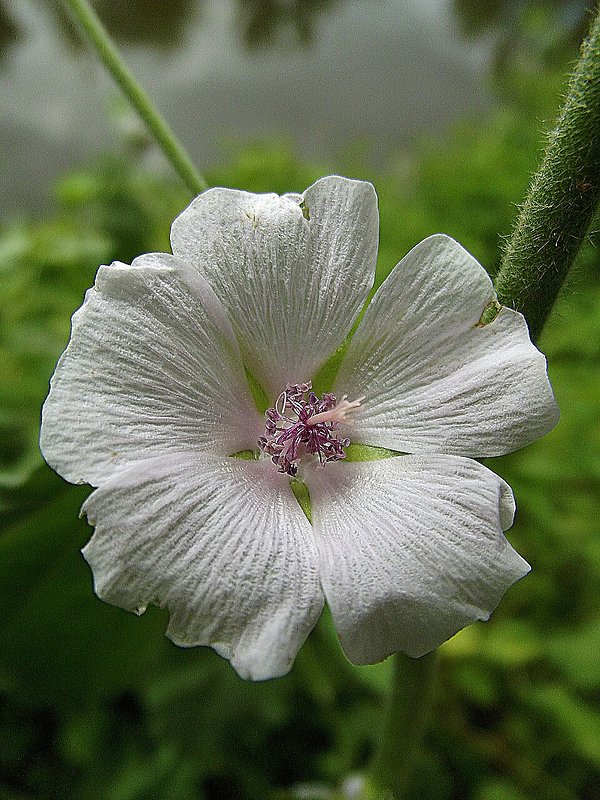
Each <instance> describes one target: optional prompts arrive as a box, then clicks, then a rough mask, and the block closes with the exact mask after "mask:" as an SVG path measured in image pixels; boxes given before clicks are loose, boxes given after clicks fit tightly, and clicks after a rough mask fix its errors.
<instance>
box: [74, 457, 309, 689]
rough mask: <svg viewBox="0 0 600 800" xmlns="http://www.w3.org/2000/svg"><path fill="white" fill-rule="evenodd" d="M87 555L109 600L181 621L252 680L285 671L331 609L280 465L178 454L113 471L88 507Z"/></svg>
mask: <svg viewBox="0 0 600 800" xmlns="http://www.w3.org/2000/svg"><path fill="white" fill-rule="evenodd" d="M83 511H84V512H85V513H86V514H87V516H88V520H89V522H90V523H91V524H93V525H95V526H96V532H95V533H94V536H93V537H92V539H91V541H90V542H89V543H88V544H87V546H86V547H85V548H84V550H83V554H84V556H85V558H86V560H87V561H88V563H89V564H90V566H91V568H92V571H93V573H94V582H95V589H96V593H97V594H98V596H99V597H101V598H102V599H103V600H106V601H108V602H109V603H112V604H114V605H118V606H121V607H122V608H125V609H128V610H130V611H137V612H138V613H141V611H143V610H144V609H145V607H146V606H147V605H148V604H149V603H154V604H156V605H158V606H166V607H167V608H168V609H169V611H170V614H171V617H170V623H169V628H168V631H167V635H168V636H169V637H170V638H171V639H172V640H173V641H174V642H175V643H176V644H179V645H182V646H192V645H199V644H206V645H210V646H211V647H213V648H214V649H215V650H216V651H217V652H218V653H220V654H221V655H222V656H224V657H225V658H227V659H229V660H230V661H231V663H232V665H233V667H234V668H235V669H236V671H237V672H238V673H239V675H241V676H242V677H243V678H249V679H252V680H263V679H266V678H272V677H276V676H278V675H284V674H285V673H286V672H288V671H289V669H290V668H291V666H292V663H293V661H294V658H295V656H296V654H297V652H298V650H299V648H300V647H301V645H302V644H303V642H304V640H305V639H306V637H307V636H308V634H309V632H310V630H311V629H312V627H313V626H314V624H315V622H316V620H317V619H318V617H319V614H320V613H321V610H322V607H323V596H322V590H321V588H320V586H319V580H318V572H317V553H316V547H315V543H314V539H313V535H312V531H311V528H310V525H309V523H308V521H307V519H306V517H305V516H304V515H303V513H302V511H301V510H300V507H299V505H298V503H297V502H296V499H295V498H294V496H293V495H292V492H291V490H290V487H289V483H288V481H287V480H286V479H285V478H283V477H282V476H281V475H279V474H277V472H276V471H275V470H274V469H273V465H272V464H271V463H270V462H252V461H240V460H238V459H221V458H216V457H212V456H198V457H197V458H192V457H191V456H189V455H187V454H186V455H177V454H175V455H169V456H164V457H160V458H156V459H153V460H150V461H146V462H143V463H141V464H137V465H135V466H133V467H131V468H129V469H127V470H123V471H121V472H120V473H117V474H116V475H114V476H113V477H112V478H111V480H110V481H109V482H107V483H105V484H103V485H102V486H101V487H100V488H99V489H97V490H96V491H95V492H93V494H92V495H91V496H90V497H89V498H88V500H87V501H86V503H85V505H84V507H83Z"/></svg>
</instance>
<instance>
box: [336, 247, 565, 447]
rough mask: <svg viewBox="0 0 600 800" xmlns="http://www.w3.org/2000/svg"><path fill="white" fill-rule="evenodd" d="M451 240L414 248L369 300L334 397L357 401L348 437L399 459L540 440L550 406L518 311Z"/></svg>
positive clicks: (542, 365)
mask: <svg viewBox="0 0 600 800" xmlns="http://www.w3.org/2000/svg"><path fill="white" fill-rule="evenodd" d="M494 300H495V294H494V290H493V288H492V282H491V281H490V279H489V277H488V275H487V273H486V272H485V270H484V269H483V267H481V265H480V264H478V262H477V261H476V260H475V259H474V258H473V257H472V256H471V255H469V253H467V251H466V250H464V249H463V248H462V247H461V246H460V245H459V244H458V243H457V242H455V241H454V240H452V239H450V238H449V237H447V236H443V235H436V236H431V237H429V238H428V239H425V240H424V241H423V242H421V243H420V244H418V245H417V246H416V247H415V248H413V249H412V250H411V251H410V253H408V255H407V256H406V257H405V258H403V259H402V261H401V262H400V263H399V264H398V265H397V266H396V268H395V269H394V270H393V272H392V273H391V275H390V276H389V277H388V279H387V280H386V281H385V282H384V283H383V285H382V286H381V287H380V289H379V291H378V292H377V294H376V295H375V297H374V298H373V300H372V301H371V303H370V305H369V307H368V309H367V311H366V313H365V315H364V317H363V319H362V320H361V322H360V325H359V327H358V329H357V331H356V334H355V335H354V338H353V340H352V342H351V344H350V347H349V348H348V352H347V354H346V357H345V359H344V361H343V363H342V366H341V368H340V372H339V374H338V378H337V381H336V387H335V391H336V394H341V393H345V394H348V396H349V397H351V398H352V397H359V396H364V397H365V398H366V399H365V402H364V404H363V406H362V408H361V409H359V410H358V411H357V412H356V413H355V414H354V415H353V417H352V421H353V423H354V425H353V428H352V431H351V433H350V435H351V437H352V440H353V441H356V442H362V443H364V444H370V445H379V446H382V447H388V448H391V449H394V450H400V451H402V452H408V453H411V452H438V453H454V454H457V455H468V456H493V455H501V454H503V453H507V452H511V451H512V450H516V449H517V448H519V447H523V446H524V445H526V444H529V443H530V442H532V441H534V439H537V438H539V437H540V436H543V435H544V434H546V433H548V431H550V430H551V429H552V428H553V427H554V425H556V423H557V421H558V409H557V407H556V403H555V400H554V396H553V394H552V389H551V388H550V384H549V382H548V376H547V374H546V360H545V358H544V356H543V355H542V353H540V352H539V350H537V349H536V348H535V347H534V345H533V344H532V343H531V341H530V339H529V332H528V330H527V324H526V322H525V320H524V318H523V317H522V315H521V314H518V313H517V312H515V311H512V310H510V309H508V308H502V310H501V311H500V313H499V315H498V316H497V318H496V319H495V320H494V321H493V322H491V323H489V324H487V325H485V326H478V322H479V320H480V318H481V316H482V313H483V310H484V308H485V307H486V306H487V305H488V303H491V302H493V301H494Z"/></svg>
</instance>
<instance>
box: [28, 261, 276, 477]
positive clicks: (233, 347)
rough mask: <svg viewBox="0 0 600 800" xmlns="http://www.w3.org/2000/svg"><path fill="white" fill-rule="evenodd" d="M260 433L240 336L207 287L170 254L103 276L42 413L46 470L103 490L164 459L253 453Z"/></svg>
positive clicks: (76, 321) (78, 319)
mask: <svg viewBox="0 0 600 800" xmlns="http://www.w3.org/2000/svg"><path fill="white" fill-rule="evenodd" d="M261 428H262V423H261V420H260V417H259V414H258V412H257V411H256V408H255V406H254V403H253V401H252V398H251V396H250V393H249V389H248V385H247V381H246V377H245V374H244V369H243V366H242V362H241V356H240V353H239V349H238V347H237V343H236V340H235V336H234V334H233V332H232V330H231V326H230V325H229V323H228V321H227V318H226V315H225V311H224V309H223V307H222V306H221V304H220V303H219V301H218V300H217V298H216V296H215V295H214V292H213V291H212V289H211V288H210V287H209V286H208V284H207V283H206V281H205V280H204V279H203V278H201V277H200V276H199V275H198V274H197V273H196V272H195V270H193V269H192V268H191V267H189V266H187V265H186V264H184V263H183V262H181V261H179V260H178V259H176V258H174V257H173V256H171V255H164V254H161V253H155V254H151V255H146V256H141V257H140V258H137V259H136V260H135V261H134V262H133V264H132V266H128V265H126V264H120V263H116V264H113V265H112V266H110V267H100V269H99V270H98V274H97V276H96V284H95V286H94V287H93V288H92V289H90V290H89V291H88V293H87V295H86V300H85V303H84V304H83V306H82V307H81V308H80V309H79V311H77V312H76V314H75V315H74V316H73V326H72V334H71V341H70V343H69V346H68V347H67V349H66V351H65V352H64V354H63V356H62V357H61V359H60V361H59V364H58V366H57V368H56V371H55V373H54V376H53V378H52V382H51V390H50V394H49V396H48V399H47V400H46V403H45V405H44V409H43V418H42V433H41V447H42V451H43V453H44V456H45V458H46V460H47V461H48V463H49V464H50V465H51V466H53V467H54V468H55V469H56V470H57V471H58V472H59V473H60V474H61V475H62V476H63V477H65V478H67V480H70V481H71V482H87V483H91V484H93V485H96V486H97V485H98V484H99V483H100V482H101V481H102V480H103V479H105V478H106V477H107V476H109V475H111V474H112V472H113V471H114V470H115V469H116V468H118V467H120V466H122V465H124V464H127V463H129V462H130V461H137V460H141V459H143V458H149V457H152V456H156V455H158V454H161V453H165V452H169V451H171V452H173V451H182V450H185V449H186V448H189V449H192V450H210V451H212V452H214V453H219V454H223V455H229V454H231V453H234V452H236V451H238V450H242V449H245V448H247V447H253V446H255V444H256V438H257V436H258V435H259V434H260V431H261Z"/></svg>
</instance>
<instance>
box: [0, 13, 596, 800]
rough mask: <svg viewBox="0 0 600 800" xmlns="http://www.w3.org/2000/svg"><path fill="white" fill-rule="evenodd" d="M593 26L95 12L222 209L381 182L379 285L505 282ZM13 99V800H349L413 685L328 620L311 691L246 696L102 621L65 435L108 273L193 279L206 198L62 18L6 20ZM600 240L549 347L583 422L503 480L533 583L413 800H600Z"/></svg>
mask: <svg viewBox="0 0 600 800" xmlns="http://www.w3.org/2000/svg"><path fill="white" fill-rule="evenodd" d="M589 6H590V3H589V2H586V1H585V0H570V1H569V2H566V1H561V0H545V1H544V0H539V1H538V2H534V0H395V2H392V1H384V0H370V2H366V0H222V1H221V2H219V1H218V0H173V1H172V2H170V3H163V2H161V0H98V2H97V3H96V8H97V10H98V12H99V14H100V15H101V17H102V19H103V20H104V22H105V24H106V25H107V27H108V28H109V30H110V31H111V33H112V35H113V36H114V38H115V39H116V40H117V42H118V44H119V47H120V48H121V50H122V52H123V53H124V55H125V57H126V60H127V61H128V63H129V64H130V65H131V66H132V67H133V69H134V71H135V72H136V74H137V76H138V77H139V78H140V79H141V82H142V83H143V85H144V86H145V87H146V88H147V90H148V91H149V92H150V94H151V96H152V97H153V98H154V100H155V101H156V103H157V105H158V106H159V108H160V109H161V110H162V111H163V112H164V114H165V115H166V116H167V118H168V119H169V121H170V122H171V124H172V125H173V127H174V129H175V130H176V132H177V133H178V134H179V136H180V137H181V139H182V141H183V142H184V144H185V146H186V147H187V148H188V149H189V151H190V152H191V154H192V156H193V158H194V160H195V162H196V164H197V166H198V167H199V169H200V170H201V171H202V172H204V173H205V175H207V177H208V180H209V182H210V183H211V184H213V185H215V184H218V185H225V186H232V187H239V188H245V189H249V190H254V191H279V192H284V191H302V190H303V189H304V188H305V187H306V186H307V185H308V184H309V183H311V182H312V181H313V180H315V179H316V178H317V177H319V176H321V175H323V174H328V173H331V172H339V173H341V174H345V175H348V176H351V177H360V178H367V179H369V180H371V181H373V182H374V183H375V185H376V188H377V190H378V193H379V200H380V211H381V247H380V258H379V264H378V281H381V280H382V279H383V278H384V277H385V276H386V275H387V274H388V272H389V271H390V269H391V268H392V267H393V266H394V264H395V263H396V262H397V261H398V260H399V258H400V257H401V256H402V255H404V254H405V253H406V251H407V250H408V249H409V248H410V247H411V246H412V245H414V244H415V243H416V242H417V241H419V240H420V239H422V238H423V237H425V236H427V235H429V234H431V233H435V232H438V231H443V232H446V233H448V234H450V235H452V236H454V237H455V238H457V239H458V240H459V241H460V242H462V243H463V244H464V245H465V246H466V247H467V248H468V249H469V250H470V251H471V252H472V253H473V254H474V255H475V256H477V258H478V259H479V260H480V261H481V262H482V263H483V264H484V265H485V266H486V267H487V268H488V269H489V271H490V272H491V273H492V274H493V273H494V270H495V269H496V268H497V265H498V262H499V257H500V248H501V243H502V237H503V236H506V235H507V234H508V233H509V231H510V228H511V223H512V220H513V219H514V216H515V213H516V205H517V204H518V203H519V202H520V201H521V200H522V199H523V196H524V193H525V191H526V189H527V185H528V181H529V177H530V175H531V172H532V171H533V170H534V169H535V167H536V165H537V163H538V161H539V158H540V153H541V150H542V148H543V143H544V131H546V130H547V129H548V128H549V127H550V125H551V124H552V121H553V118H554V116H555V114H556V111H557V109H558V107H559V104H560V101H561V96H562V93H563V91H564V88H565V78H566V75H567V74H568V72H569V70H570V69H571V68H572V65H573V62H574V60H575V59H576V57H577V52H578V46H579V43H580V41H581V39H582V37H583V35H584V34H585V32H586V30H587V26H588V23H589V19H590V16H589ZM0 97H1V98H2V102H1V104H0V175H1V185H2V191H1V192H0V210H1V221H0V374H1V376H2V380H1V382H0V641H1V647H0V800H29V799H30V798H31V800H33V799H34V798H40V800H41V799H42V798H65V800H71V798H73V799H75V798H77V799H78V800H93V799H94V798H102V799H105V800H154V798H156V799H157V800H163V799H164V800H187V799H188V798H189V799H190V800H195V799H196V798H197V799H198V800H264V799H265V798H267V799H268V798H273V800H286V798H291V797H304V798H305V800H311V798H315V800H317V799H318V798H326V797H334V796H335V795H332V794H330V792H331V791H332V790H335V787H340V786H341V785H342V784H343V783H344V781H346V780H347V778H348V776H351V775H353V774H356V773H358V772H360V771H361V769H363V768H364V767H365V765H366V764H367V763H368V760H369V757H370V754H371V753H372V751H373V747H374V737H375V735H376V731H377V729H378V720H379V718H380V714H381V707H382V703H383V701H384V698H385V692H386V688H387V686H388V682H389V677H390V664H389V663H387V662H384V663H383V664H381V665H377V666H375V667H369V668H357V667H353V666H352V665H350V664H349V663H348V662H347V661H346V660H345V658H344V656H343V655H342V654H341V651H340V650H339V646H338V644H337V641H336V638H335V634H334V633H333V631H332V626H331V622H330V620H329V617H328V616H327V615H325V616H324V617H323V619H322V620H321V622H320V623H319V625H318V626H317V628H316V630H315V631H314V633H313V634H312V635H311V637H310V639H309V640H308V642H307V643H306V645H305V646H304V648H303V649H302V651H301V653H300V655H299V657H298V659H297V663H296V665H295V667H294V669H293V671H292V672H291V674H290V675H289V676H287V677H285V678H282V679H278V680H275V681H271V682H268V683H263V684H249V683H244V682H243V681H241V680H240V679H239V678H237V676H236V675H235V674H234V672H233V671H232V670H231V668H230V667H229V664H228V663H227V662H225V661H223V660H222V659H220V658H219V657H218V656H217V655H215V654H214V653H213V652H212V651H211V650H209V649H206V648H196V649H193V650H180V649H177V648H176V647H175V646H173V645H172V644H171V643H170V642H168V640H166V639H165V637H164V635H163V632H164V629H165V625H166V617H165V613H164V612H162V611H158V610H156V609H149V610H148V612H147V613H146V614H145V615H144V616H143V617H141V618H136V617H133V616H132V615H128V614H127V613H126V612H124V611H121V610H119V609H115V608H111V607H109V606H107V605H105V604H103V603H101V602H100V601H99V600H97V599H96V597H95V596H94V594H93V591H92V584H91V576H90V574H89V571H88V568H87V565H86V564H85V562H84V561H83V559H82V557H81V556H80V553H79V549H80V547H81V546H82V545H83V544H84V543H85V542H86V540H87V539H88V537H89V535H90V530H89V529H88V527H87V525H86V524H85V522H84V521H82V520H79V519H78V513H79V507H80V505H81V502H82V501H83V499H84V497H85V496H86V494H87V491H88V490H87V489H86V488H84V487H73V486H70V485H67V484H65V483H64V482H63V481H62V480H61V479H60V478H58V477H57V476H55V475H54V474H53V473H52V472H51V471H50V470H49V469H48V468H47V467H45V466H44V465H43V463H42V460H41V457H40V455H39V452H38V448H37V437H38V426H39V412H40V406H41V404H42V402H43V400H44V397H45V395H46V392H47V385H48V379H49V377H50V375H51V373H52V371H53V368H54V365H55V362H56V359H57V357H58V355H59V354H60V353H61V351H62V350H63V349H64V347H65V345H66V342H67V340H68V336H69V319H70V315H71V314H72V313H73V311H74V310H75V309H76V308H77V307H78V306H79V305H80V304H81V301H82V299H83V293H84V290H85V288H86V287H88V286H89V285H91V283H92V282H93V279H94V273H95V270H96V269H97V266H98V265H99V264H100V263H110V261H111V260H112V259H117V258H118V259H119V260H122V261H128V260H130V259H131V258H133V257H134V256H135V255H138V254H139V253H142V252H146V251H149V250H165V249H167V248H168V234H169V225H170V222H171V221H172V219H173V218H174V216H175V215H176V214H177V213H178V212H179V211H180V210H181V209H182V208H183V207H184V206H185V205H186V204H187V203H188V202H189V199H190V197H189V195H188V193H187V191H186V190H185V188H184V187H182V185H181V183H180V182H179V181H178V180H177V179H176V178H175V177H174V176H173V174H172V173H171V171H170V169H169V167H168V165H167V164H166V163H165V161H164V160H163V158H162V157H161V156H160V154H159V153H158V152H157V151H156V148H155V147H154V146H153V145H152V143H151V142H150V141H149V140H148V138H147V136H146V134H145V133H144V130H143V128H142V127H141V125H140V124H139V123H138V121H137V120H136V118H135V116H134V115H133V113H132V112H131V111H130V110H129V109H128V108H127V107H126V106H125V104H124V103H123V101H122V100H121V98H120V96H119V94H118V91H117V90H116V89H115V88H114V87H113V85H112V84H111V83H110V81H109V79H108V78H107V77H106V76H105V75H104V73H103V72H102V69H101V68H100V66H99V64H98V62H97V59H96V57H95V55H94V54H93V53H91V52H90V51H89V50H88V49H87V48H86V47H85V46H84V45H83V43H82V42H81V40H80V38H79V36H78V34H77V33H76V31H75V30H74V28H73V27H72V26H71V24H70V23H69V21H68V19H67V17H66V16H65V14H63V12H62V10H61V6H60V3H58V2H55V0H0ZM597 230H598V223H597V222H596V224H595V225H594V226H593V227H592V231H593V232H592V234H591V236H590V237H589V241H588V242H586V244H585V246H584V248H583V249H582V251H581V253H580V257H579V259H578V263H577V266H576V268H575V270H574V274H573V276H572V278H571V280H570V283H569V285H568V286H567V288H566V289H565V291H564V292H563V295H562V297H561V299H560V301H559V303H558V305H557V307H556V309H555V311H554V314H553V316H552V319H551V321H550V323H549V324H548V326H547V328H546V330H545V332H544V335H543V337H542V340H541V342H540V346H541V347H542V349H543V350H544V351H545V352H546V353H547V355H548V358H549V370H550V375H551V379H552V382H553V385H554V388H555V392H556V395H557V398H558V401H559V405H560V407H561V412H562V421H561V423H560V425H559V426H558V428H556V429H555V431H553V432H552V433H551V434H550V435H549V436H547V437H546V438H545V439H544V440H543V441H541V442H538V443H536V444H534V445H531V446H530V447H528V448H526V449H525V450H522V451H520V452H518V453H515V454H513V455H511V456H510V457H505V458H502V459H494V460H493V461H490V462H489V464H488V465H489V466H490V467H492V468H493V469H494V470H495V471H496V472H498V473H500V474H501V475H502V476H503V477H504V478H505V479H506V480H507V481H509V483H510V484H511V485H512V486H513V489H514V491H515V494H516V497H517V503H518V514H517V521H516V524H515V526H514V527H513V529H512V530H511V531H510V533H509V538H510V540H511V542H512V543H513V544H514V546H515V547H516V548H517V549H518V551H519V552H520V553H521V554H522V555H523V556H524V557H525V558H526V559H527V560H528V561H529V562H530V563H531V564H532V565H533V571H532V573H531V574H530V575H529V576H528V577H527V578H526V579H524V580H523V581H521V582H520V583H519V584H518V585H516V586H515V587H513V588H512V589H511V590H510V591H509V592H508V594H507V596H506V597H505V599H504V600H503V602H502V604H501V606H500V608H499V609H498V610H497V611H496V613H495V614H494V615H493V617H492V621H491V622H490V623H488V624H478V625H474V626H471V627H470V628H468V629H467V630H465V631H463V632H462V633H460V634H459V635H457V636H456V637H455V638H454V639H452V640H451V641H450V642H448V643H447V644H446V645H444V646H443V647H442V648H441V651H440V666H439V673H438V678H437V683H436V686H435V691H434V703H433V712H432V716H431V721H430V725H429V728H428V732H427V736H426V747H425V752H424V754H423V757H422V759H421V762H420V764H419V767H418V774H417V776H416V781H415V788H414V800H417V799H420V800H428V798H431V800H537V799H538V798H540V799H541V800H594V798H598V797H600V707H599V702H598V701H599V700H600V658H599V657H598V653H599V648H600V614H599V608H598V596H599V590H600V537H599V536H598V503H599V501H600V455H599V453H600V372H599V369H598V368H599V367H600V269H599V267H600V250H599V249H598V244H599V242H600V238H599V237H598V235H597ZM594 231H595V232H594ZM594 242H595V244H594ZM399 735H402V732H401V731H399Z"/></svg>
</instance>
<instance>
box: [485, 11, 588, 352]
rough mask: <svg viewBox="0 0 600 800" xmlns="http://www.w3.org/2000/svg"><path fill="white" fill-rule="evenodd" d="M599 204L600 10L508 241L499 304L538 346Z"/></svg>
mask: <svg viewBox="0 0 600 800" xmlns="http://www.w3.org/2000/svg"><path fill="white" fill-rule="evenodd" d="M599 199H600V9H599V10H598V12H597V13H596V18H595V21H594V22H593V24H592V27H591V30H590V35H589V37H588V38H587V40H586V41H585V42H584V43H583V46H582V50H581V57H580V59H579V61H578V63H577V66H576V68H575V71H574V73H573V75H572V77H571V80H570V83H569V88H568V91H567V97H566V100H565V102H564V105H563V108H562V110H561V112H560V115H559V117H558V121H557V123H556V126H555V128H554V130H553V131H552V132H551V133H550V134H549V136H548V145H547V148H546V152H545V154H544V158H543V160H542V163H541V165H540V168H539V170H538V171H537V173H536V174H535V176H534V178H533V181H532V183H531V187H530V189H529V193H528V195H527V197H526V199H525V202H524V204H523V206H522V207H521V210H520V213H519V216H518V218H517V221H516V223H515V227H514V229H513V232H512V235H511V237H510V239H509V240H508V243H507V246H506V249H505V252H504V258H503V261H502V265H501V267H500V271H499V273H498V276H497V278H496V291H497V293H498V299H499V300H500V302H501V303H503V304H504V305H507V306H510V307H511V308H515V309H517V310H518V311H521V313H522V314H523V315H524V316H525V318H526V319H527V322H528V323H529V329H530V331H531V335H532V338H533V339H536V338H537V337H538V336H539V334H540V332H541V330H542V327H543V325H544V323H545V321H546V318H547V317H548V314H549V313H550V311H551V309H552V306H553V305H554V302H555V300H556V297H557V295H558V292H559V290H560V288H561V286H562V284H563V282H564V280H565V278H566V277H567V273H568V271H569V268H570V267H571V265H572V263H573V261H574V259H575V256H576V255H577V251H578V250H579V247H580V245H581V243H582V241H583V238H584V237H585V235H586V233H587V230H588V228H589V226H590V223H591V221H592V218H593V216H594V213H595V211H596V208H597V207H598V201H599Z"/></svg>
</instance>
